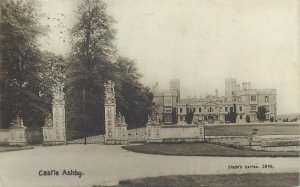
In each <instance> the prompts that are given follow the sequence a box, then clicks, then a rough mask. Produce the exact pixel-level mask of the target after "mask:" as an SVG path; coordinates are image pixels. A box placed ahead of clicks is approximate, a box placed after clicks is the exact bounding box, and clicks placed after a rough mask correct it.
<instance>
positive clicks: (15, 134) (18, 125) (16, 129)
mask: <svg viewBox="0 0 300 187" xmlns="http://www.w3.org/2000/svg"><path fill="white" fill-rule="evenodd" d="M26 128H27V127H25V126H24V125H23V119H22V118H20V117H19V116H17V118H16V119H15V120H13V122H12V126H11V127H10V128H9V132H10V139H9V145H18V146H25V145H27V140H26V133H25V132H26Z"/></svg>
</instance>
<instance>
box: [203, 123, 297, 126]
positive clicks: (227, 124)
mask: <svg viewBox="0 0 300 187" xmlns="http://www.w3.org/2000/svg"><path fill="white" fill-rule="evenodd" d="M237 125H248V126H251V125H253V126H255V125H299V126H300V122H261V123H259V122H255V123H222V124H210V123H207V124H205V126H237Z"/></svg>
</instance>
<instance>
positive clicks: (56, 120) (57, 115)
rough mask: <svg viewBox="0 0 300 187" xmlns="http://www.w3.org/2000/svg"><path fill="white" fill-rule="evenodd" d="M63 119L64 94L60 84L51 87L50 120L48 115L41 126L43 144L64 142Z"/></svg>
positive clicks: (64, 129)
mask: <svg viewBox="0 0 300 187" xmlns="http://www.w3.org/2000/svg"><path fill="white" fill-rule="evenodd" d="M65 121H66V120H65V94H64V92H63V85H62V84H60V85H57V86H56V87H55V89H53V100H52V120H51V115H49V116H48V117H47V119H46V120H45V126H44V127H43V136H44V142H43V144H44V145H59V144H66V142H67V139H66V124H65V123H66V122H65Z"/></svg>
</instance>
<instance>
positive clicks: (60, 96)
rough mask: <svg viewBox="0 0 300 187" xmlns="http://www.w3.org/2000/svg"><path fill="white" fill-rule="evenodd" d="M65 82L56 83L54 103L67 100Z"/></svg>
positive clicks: (53, 90)
mask: <svg viewBox="0 0 300 187" xmlns="http://www.w3.org/2000/svg"><path fill="white" fill-rule="evenodd" d="M63 89H64V84H56V85H55V86H54V87H53V89H52V92H53V100H52V103H53V104H59V103H63V102H64V101H65V93H64V91H63Z"/></svg>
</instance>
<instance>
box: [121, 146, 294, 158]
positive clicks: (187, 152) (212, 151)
mask: <svg viewBox="0 0 300 187" xmlns="http://www.w3.org/2000/svg"><path fill="white" fill-rule="evenodd" d="M122 148H123V149H126V150H129V151H133V152H138V153H146V154H158V155H179V156H225V157H226V156H227V157H299V152H269V151H268V152H266V151H250V150H240V149H235V148H230V147H225V146H221V145H215V144H210V143H186V144H185V143H170V144H144V145H129V146H122Z"/></svg>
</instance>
